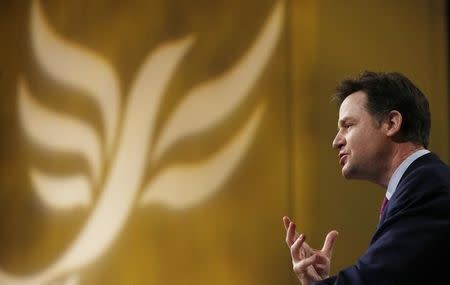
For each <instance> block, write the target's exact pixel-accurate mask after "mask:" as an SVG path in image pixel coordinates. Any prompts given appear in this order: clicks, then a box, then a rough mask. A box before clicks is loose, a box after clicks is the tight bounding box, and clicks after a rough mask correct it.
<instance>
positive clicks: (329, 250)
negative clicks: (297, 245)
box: [322, 231, 339, 258]
mask: <svg viewBox="0 0 450 285" xmlns="http://www.w3.org/2000/svg"><path fill="white" fill-rule="evenodd" d="M338 235H339V233H338V232H337V231H331V232H329V233H328V234H327V237H326V238H325V242H324V243H323V247H322V252H323V253H324V254H325V255H326V256H328V257H329V258H331V255H332V254H333V247H334V243H335V242H336V238H337V236H338Z"/></svg>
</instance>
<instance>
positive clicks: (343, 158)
mask: <svg viewBox="0 0 450 285" xmlns="http://www.w3.org/2000/svg"><path fill="white" fill-rule="evenodd" d="M347 158H348V154H347V153H342V154H339V165H341V166H344V165H345V163H346V162H347Z"/></svg>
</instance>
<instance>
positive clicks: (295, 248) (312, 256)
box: [283, 217, 338, 285]
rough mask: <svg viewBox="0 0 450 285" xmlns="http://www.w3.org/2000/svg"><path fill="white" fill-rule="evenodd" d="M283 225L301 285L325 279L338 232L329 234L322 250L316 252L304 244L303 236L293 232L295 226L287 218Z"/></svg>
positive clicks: (304, 238) (294, 268)
mask: <svg viewBox="0 0 450 285" xmlns="http://www.w3.org/2000/svg"><path fill="white" fill-rule="evenodd" d="M283 223H284V227H285V229H286V244H287V246H288V247H289V249H290V251H291V258H292V267H293V270H294V272H295V274H296V275H297V277H298V279H299V280H300V282H301V283H302V284H303V285H309V284H310V283H311V282H312V281H320V280H323V279H325V278H327V277H328V276H329V273H330V261H331V256H332V253H333V246H334V242H335V241H336V238H337V236H338V232H337V231H331V232H329V233H328V235H327V236H326V238H325V241H324V244H323V247H322V249H321V250H317V249H313V248H311V247H310V246H309V245H308V244H307V243H306V242H305V240H306V236H305V235H304V234H298V233H297V232H296V231H295V229H296V225H295V223H294V222H292V221H291V220H290V219H289V218H288V217H283Z"/></svg>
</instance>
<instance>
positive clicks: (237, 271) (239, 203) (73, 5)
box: [0, 0, 449, 284]
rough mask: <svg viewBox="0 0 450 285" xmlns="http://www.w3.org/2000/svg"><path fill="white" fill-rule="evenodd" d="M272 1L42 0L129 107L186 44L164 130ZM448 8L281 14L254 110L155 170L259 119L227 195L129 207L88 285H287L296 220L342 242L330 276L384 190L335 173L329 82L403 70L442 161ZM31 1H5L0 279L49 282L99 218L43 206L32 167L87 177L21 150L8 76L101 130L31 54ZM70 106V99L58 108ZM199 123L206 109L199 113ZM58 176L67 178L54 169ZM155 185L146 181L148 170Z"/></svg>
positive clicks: (0, 60) (357, 240)
mask: <svg viewBox="0 0 450 285" xmlns="http://www.w3.org/2000/svg"><path fill="white" fill-rule="evenodd" d="M275 2H276V1H273V0H270V1H269V0H267V1H266V0H259V1H234V0H233V1H230V0H229V1H222V0H216V1H206V0H204V1H203V0H202V1H187V0H178V1H164V0H160V1H156V0H155V1H138V0H135V1H42V7H43V9H44V11H45V13H46V15H47V17H48V21H49V22H50V24H51V26H52V27H53V28H54V29H55V30H56V32H57V33H59V34H60V35H63V36H64V37H65V38H66V39H70V41H72V42H76V43H77V44H79V45H81V46H83V47H87V48H89V49H90V50H92V51H94V52H95V53H97V54H100V55H101V56H102V57H104V58H106V59H107V60H108V62H109V63H111V65H112V66H113V67H114V69H115V70H116V71H117V73H118V76H119V78H120V87H121V90H122V92H121V95H122V96H123V98H122V99H123V100H125V99H126V98H125V97H126V94H128V92H127V91H128V89H129V88H130V84H131V82H132V80H133V78H134V76H135V74H136V71H137V69H138V68H139V65H140V63H141V62H142V61H143V59H144V57H145V56H146V55H147V53H148V52H149V51H151V50H153V49H154V48H155V47H156V46H158V45H159V44H160V43H162V42H165V41H167V40H173V39H177V38H180V37H183V36H185V35H187V34H195V37H196V42H195V45H194V46H193V48H192V49H191V50H190V51H189V53H188V54H187V55H186V57H185V59H184V60H183V62H182V64H181V65H180V67H179V68H178V70H177V72H176V73H175V75H174V77H173V78H172V79H171V82H170V84H169V88H168V90H167V91H166V95H165V97H164V100H163V102H162V105H161V109H160V112H161V113H160V114H161V115H160V116H159V117H158V120H157V133H158V131H159V128H161V126H162V125H163V123H164V121H165V120H167V118H168V117H169V116H170V114H171V112H173V110H174V109H175V107H176V104H177V102H179V101H180V100H181V99H182V98H183V95H184V94H186V91H187V90H189V89H190V88H192V87H193V86H195V85H197V84H199V83H201V82H203V81H205V80H208V79H210V78H214V77H215V76H219V75H220V74H222V73H223V72H224V71H225V70H227V69H228V68H230V67H231V66H232V65H233V64H234V63H235V62H236V60H238V59H239V57H240V56H242V54H243V53H244V52H245V51H246V50H247V49H248V48H249V46H250V44H251V43H252V42H253V40H254V37H255V35H256V34H257V33H258V32H259V31H260V30H261V27H262V25H263V23H264V21H265V20H266V18H267V17H268V14H269V13H270V11H271V10H272V8H273V5H274V3H275ZM445 3H446V2H445V1H438V0H435V1H420V0H415V1H387V0H382V1H356V0H348V1H325V0H318V1H313V0H298V1H297V0H290V1H285V2H284V4H285V20H284V27H283V34H282V36H281V38H280V40H279V41H278V44H277V46H276V49H275V52H274V54H273V55H272V57H271V58H270V60H269V63H268V65H267V66H266V67H265V69H264V71H263V73H262V75H261V77H260V78H259V80H258V81H257V83H256V85H255V86H254V87H253V88H252V89H251V91H250V92H251V94H250V95H249V97H248V99H247V100H245V102H244V103H243V104H242V105H240V106H239V108H238V109H237V110H236V111H235V112H233V114H232V116H231V117H230V118H229V119H228V120H227V121H226V122H224V123H222V124H221V125H220V126H218V127H217V128H215V129H213V130H212V131H210V132H208V133H205V134H200V135H197V136H194V137H192V138H188V139H185V140H183V141H181V142H180V143H179V144H178V145H177V148H176V149H175V150H174V151H173V153H172V154H170V155H168V156H167V157H164V161H163V162H162V163H163V164H168V165H169V164H177V163H187V164H188V163H190V162H195V161H201V160H202V159H205V157H207V156H208V155H209V154H211V153H214V152H216V151H217V150H218V149H219V148H220V147H221V146H222V141H223V140H226V139H227V137H229V136H232V135H233V134H234V133H235V132H236V130H237V129H238V128H239V126H240V125H242V122H244V121H245V120H246V119H247V118H248V114H249V113H250V111H251V110H252V107H253V106H254V105H255V104H257V103H258V102H261V101H265V102H266V109H265V113H264V115H263V119H262V122H261V124H260V127H259V128H258V131H257V133H256V135H255V137H254V138H253V141H252V142H251V148H250V151H249V152H248V153H246V155H245V156H244V157H243V158H242V161H241V162H240V163H239V164H238V167H237V169H236V170H235V171H234V173H233V175H232V176H231V178H230V179H229V180H227V181H226V183H225V184H224V185H223V186H222V187H221V189H220V190H219V191H218V192H217V193H215V194H214V195H212V196H211V197H209V199H207V200H206V201H205V202H203V203H201V204H199V205H197V206H196V207H195V208H189V209H184V210H181V211H174V210H169V209H168V208H166V207H164V206H158V205H153V204H151V205H148V206H146V207H137V206H136V207H134V208H133V210H132V212H131V214H130V216H129V218H128V220H127V221H126V224H125V226H124V228H123V229H122V231H121V233H120V234H119V236H118V238H117V239H116V240H115V241H114V242H113V245H112V247H111V248H109V249H108V250H107V251H106V253H105V254H103V255H101V256H100V257H99V258H98V259H96V260H95V262H94V263H93V264H91V265H89V266H88V267H86V268H82V269H80V271H79V272H80V274H81V280H80V281H81V282H80V283H81V284H179V283H185V284H295V280H294V277H293V275H292V273H291V264H290V259H289V253H288V251H287V249H286V247H285V244H284V229H283V228H282V225H281V217H282V216H283V215H285V214H289V215H291V216H293V217H294V218H295V219H296V221H297V223H298V224H299V228H301V229H304V230H305V232H306V234H307V235H308V238H309V239H310V242H311V243H312V245H314V246H317V247H319V246H321V244H322V240H323V238H324V236H325V234H326V232H328V230H330V229H337V230H339V232H340V236H339V239H338V243H337V245H336V249H335V254H334V259H333V271H334V272H336V271H337V270H338V269H339V268H342V267H344V266H347V265H350V264H352V263H353V262H354V261H355V260H356V258H357V257H358V256H359V255H360V254H362V253H363V252H364V250H365V248H366V247H367V244H368V242H369V240H370V237H371V233H372V232H373V230H374V228H375V226H376V223H377V217H378V214H377V212H378V206H379V203H380V201H381V199H382V196H383V195H384V191H383V190H382V189H380V188H378V187H376V186H373V185H370V184H368V183H366V182H359V181H345V180H344V179H343V178H342V177H341V176H340V170H339V167H338V164H337V159H336V153H335V152H334V151H333V150H332V149H331V141H332V139H333V137H334V135H335V131H336V119H337V108H336V106H335V105H334V104H333V103H330V95H331V94H332V92H333V89H334V87H335V85H336V84H337V82H338V81H339V80H341V79H342V78H344V77H346V76H352V75H355V74H357V73H359V72H360V71H362V70H365V69H369V70H386V71H389V70H395V71H400V72H402V73H404V74H405V75H406V76H408V77H409V78H410V79H412V80H413V82H415V83H416V84H417V85H418V86H419V87H420V88H421V89H422V91H424V93H425V94H427V96H428V98H429V100H430V103H431V111H432V137H431V145H430V149H431V150H432V151H434V152H436V153H437V154H439V155H440V156H441V158H443V159H444V160H445V161H447V162H448V158H449V149H448V140H449V138H448V130H449V125H448V123H449V120H448V106H449V104H448V91H447V84H448V83H447V78H448V76H447V75H448V73H447V39H446V35H447V30H446V15H445V11H446V6H445ZM29 8H30V2H29V1H1V2H0V37H1V45H0V95H1V97H0V98H1V104H0V132H1V133H0V137H1V141H0V268H1V269H2V270H5V271H7V272H10V273H15V274H19V275H27V274H31V273H33V272H37V271H40V270H43V269H45V268H46V267H47V266H49V264H51V263H52V262H54V261H55V260H56V259H57V258H58V257H59V256H60V254H61V253H62V252H63V251H64V250H65V249H66V248H67V247H68V246H69V244H70V243H71V242H72V241H73V239H74V237H75V236H76V234H77V233H78V232H79V230H80V229H81V228H82V227H83V225H84V222H85V221H86V220H87V219H88V218H89V217H90V214H91V213H92V210H93V209H94V208H95V202H96V199H97V198H98V197H99V195H101V193H98V191H97V192H96V193H94V204H93V206H91V207H89V208H81V209H76V210H68V211H59V212H58V211H54V210H51V209H47V208H45V206H43V205H42V203H41V202H40V201H39V200H38V199H37V198H36V196H35V194H34V193H33V190H32V187H31V185H30V182H29V179H28V174H27V171H28V163H29V162H30V161H33V162H36V163H38V164H39V165H41V166H42V167H44V168H47V169H54V170H55V169H56V170H59V171H64V169H65V170H66V171H69V170H76V171H83V169H85V168H86V165H85V163H84V162H83V161H82V160H79V159H78V160H77V158H76V157H71V156H68V157H63V158H55V157H53V156H52V155H51V154H48V153H45V152H43V151H42V150H39V149H36V148H35V147H33V146H32V145H30V144H29V143H28V142H27V140H26V139H25V138H24V136H23V133H22V130H21V128H20V126H19V121H18V115H17V108H18V107H17V90H16V89H17V88H16V86H17V79H18V76H19V75H21V74H25V75H26V76H27V78H29V81H30V86H32V88H33V90H34V91H35V92H36V94H38V96H39V98H40V100H42V101H43V102H46V103H47V104H48V105H49V106H52V107H53V108H57V109H58V111H60V112H65V113H69V114H73V115H75V116H80V117H83V118H85V120H86V121H87V122H89V123H91V124H92V125H94V126H95V127H96V129H98V130H100V129H101V128H102V126H101V124H100V123H99V118H98V117H97V116H96V115H95V114H96V112H95V110H93V109H92V107H89V106H90V104H89V102H84V101H82V100H81V101H80V100H78V101H77V99H76V98H78V97H77V95H80V93H81V92H79V91H77V90H73V89H67V88H65V87H64V86H60V85H58V84H56V83H55V82H53V81H51V80H49V79H48V78H47V77H46V76H45V74H43V72H42V70H40V68H39V66H37V64H36V62H35V59H34V57H33V54H32V51H31V48H30V39H29V38H30V37H29V34H30V33H29V10H30V9H29ZM61 92H64V93H67V94H68V95H69V96H68V99H65V100H62V99H60V98H58V94H59V93H61ZM198 111H199V112H201V111H202V110H198ZM60 169H63V170H60ZM149 175H151V173H149Z"/></svg>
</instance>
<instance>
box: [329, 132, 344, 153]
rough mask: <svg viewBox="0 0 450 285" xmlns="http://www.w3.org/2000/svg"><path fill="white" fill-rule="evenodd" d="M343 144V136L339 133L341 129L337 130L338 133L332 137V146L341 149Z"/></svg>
mask: <svg viewBox="0 0 450 285" xmlns="http://www.w3.org/2000/svg"><path fill="white" fill-rule="evenodd" d="M344 145H345V138H344V136H343V135H342V134H341V131H338V133H337V134H336V136H335V137H334V140H333V143H332V147H333V148H334V149H337V150H339V149H341V148H342V147H343V146H344Z"/></svg>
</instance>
